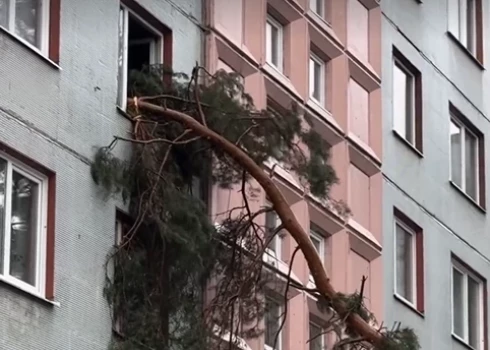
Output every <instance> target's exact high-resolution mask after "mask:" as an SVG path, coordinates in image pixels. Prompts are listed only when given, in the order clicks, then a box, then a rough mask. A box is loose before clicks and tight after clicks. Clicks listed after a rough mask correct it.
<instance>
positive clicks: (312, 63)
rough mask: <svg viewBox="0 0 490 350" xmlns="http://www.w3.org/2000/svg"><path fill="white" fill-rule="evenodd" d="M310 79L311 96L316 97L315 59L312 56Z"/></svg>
mask: <svg viewBox="0 0 490 350" xmlns="http://www.w3.org/2000/svg"><path fill="white" fill-rule="evenodd" d="M309 73H310V77H309V78H310V79H309V85H310V96H311V97H315V94H314V91H315V61H313V60H312V59H311V58H310V69H309Z"/></svg>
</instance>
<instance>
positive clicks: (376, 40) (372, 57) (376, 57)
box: [369, 6, 382, 76]
mask: <svg viewBox="0 0 490 350" xmlns="http://www.w3.org/2000/svg"><path fill="white" fill-rule="evenodd" d="M381 16H382V14H381V7H379V6H378V7H375V8H373V9H371V10H369V63H370V64H371V66H372V67H373V68H374V70H375V71H376V73H377V74H378V75H379V76H381V54H380V53H381Z"/></svg>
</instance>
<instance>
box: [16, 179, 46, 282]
mask: <svg viewBox="0 0 490 350" xmlns="http://www.w3.org/2000/svg"><path fill="white" fill-rule="evenodd" d="M38 199H39V186H38V184H37V183H35V182H33V181H31V180H29V179H27V178H26V177H24V176H23V175H21V174H19V173H17V172H16V171H13V174H12V217H11V219H10V220H11V237H10V275H11V276H13V277H15V278H18V279H20V280H22V281H24V282H26V283H28V284H30V285H35V283H36V267H37V232H38V215H37V210H38V208H37V204H38Z"/></svg>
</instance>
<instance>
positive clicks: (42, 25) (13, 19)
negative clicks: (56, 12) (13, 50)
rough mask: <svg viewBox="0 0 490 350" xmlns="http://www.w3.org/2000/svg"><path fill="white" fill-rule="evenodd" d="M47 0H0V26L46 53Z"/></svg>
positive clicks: (47, 31) (48, 0) (47, 34)
mask: <svg viewBox="0 0 490 350" xmlns="http://www.w3.org/2000/svg"><path fill="white" fill-rule="evenodd" d="M49 2H50V0H0V27H3V28H4V29H6V30H7V31H8V32H10V33H11V34H13V35H15V36H16V37H17V38H19V39H20V40H21V41H22V42H24V43H26V44H28V45H29V46H31V47H34V48H36V49H37V50H39V51H41V52H42V53H43V54H47V52H48V44H49Z"/></svg>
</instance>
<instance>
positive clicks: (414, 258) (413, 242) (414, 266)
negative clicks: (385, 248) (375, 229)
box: [393, 217, 418, 309]
mask: <svg viewBox="0 0 490 350" xmlns="http://www.w3.org/2000/svg"><path fill="white" fill-rule="evenodd" d="M397 226H400V227H401V228H402V229H403V230H404V231H405V232H407V233H409V234H410V235H411V236H412V238H411V239H410V245H411V248H412V276H411V280H412V294H413V295H412V299H413V301H410V300H408V299H407V298H405V297H404V296H403V295H402V294H400V293H399V292H398V291H397V284H398V283H397V282H398V276H397V269H398V267H397V262H396V261H397V259H396V257H397V252H398V249H397V248H398V247H397ZM393 232H394V238H395V239H394V243H393V247H394V248H393V249H394V250H393V252H394V259H393V260H394V262H393V264H394V265H393V266H394V278H395V280H394V291H395V295H396V296H397V297H398V298H400V299H402V300H403V301H404V302H406V303H408V304H409V305H411V306H413V307H414V308H415V309H417V289H418V285H417V233H416V232H415V231H414V230H412V229H411V228H410V227H409V226H407V225H406V224H405V223H404V222H403V221H402V220H400V219H398V218H396V217H395V220H394V225H393Z"/></svg>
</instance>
